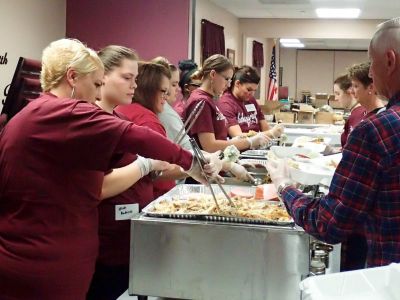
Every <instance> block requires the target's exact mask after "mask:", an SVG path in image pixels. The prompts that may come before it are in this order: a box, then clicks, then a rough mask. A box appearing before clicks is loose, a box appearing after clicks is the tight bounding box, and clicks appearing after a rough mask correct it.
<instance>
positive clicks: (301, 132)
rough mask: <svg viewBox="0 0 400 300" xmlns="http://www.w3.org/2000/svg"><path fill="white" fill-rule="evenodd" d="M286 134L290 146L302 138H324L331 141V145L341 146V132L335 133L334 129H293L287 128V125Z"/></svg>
mask: <svg viewBox="0 0 400 300" xmlns="http://www.w3.org/2000/svg"><path fill="white" fill-rule="evenodd" d="M285 134H286V135H287V136H288V141H287V143H288V144H292V143H293V142H294V140H295V139H296V138H298V137H300V136H309V137H315V138H317V137H321V136H322V137H324V138H328V139H330V143H329V144H330V145H332V146H340V136H341V133H340V132H339V130H337V131H335V130H333V129H332V127H316V128H292V127H286V124H285Z"/></svg>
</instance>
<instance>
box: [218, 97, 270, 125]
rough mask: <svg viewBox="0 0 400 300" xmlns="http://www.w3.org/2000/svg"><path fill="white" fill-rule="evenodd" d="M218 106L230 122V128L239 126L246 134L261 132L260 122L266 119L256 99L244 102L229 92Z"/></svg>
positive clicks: (252, 98)
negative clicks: (251, 131) (252, 131)
mask: <svg viewBox="0 0 400 300" xmlns="http://www.w3.org/2000/svg"><path fill="white" fill-rule="evenodd" d="M217 106H218V108H219V109H220V110H221V112H222V113H223V114H224V116H225V117H226V119H227V120H228V126H229V127H231V126H234V125H239V126H240V128H241V129H242V132H244V133H246V132H249V131H250V130H254V131H260V130H261V127H260V121H261V120H264V119H265V118H264V114H263V113H262V111H261V108H260V105H258V103H257V101H256V99H255V98H254V97H251V98H250V99H249V100H248V101H242V100H239V99H238V98H236V97H235V96H234V95H233V94H232V93H231V92H229V91H228V92H225V93H224V94H223V95H222V97H221V98H220V99H219V101H218V104H217Z"/></svg>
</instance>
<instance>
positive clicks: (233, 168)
mask: <svg viewBox="0 0 400 300" xmlns="http://www.w3.org/2000/svg"><path fill="white" fill-rule="evenodd" d="M222 170H224V171H225V172H231V173H232V174H233V176H235V177H236V178H237V179H239V180H241V181H251V182H252V181H254V178H253V176H251V175H250V174H249V172H248V171H247V170H246V168H245V167H243V166H241V165H240V164H238V163H234V162H229V161H227V162H224V166H223V168H222Z"/></svg>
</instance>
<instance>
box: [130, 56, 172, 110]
mask: <svg viewBox="0 0 400 300" xmlns="http://www.w3.org/2000/svg"><path fill="white" fill-rule="evenodd" d="M163 76H165V77H167V78H168V79H171V72H170V71H169V70H168V69H167V68H166V67H164V66H163V65H160V64H155V63H146V62H141V63H139V72H138V77H137V79H136V83H137V88H136V90H135V95H134V96H133V102H136V103H139V104H141V105H143V106H144V107H146V108H148V109H150V110H151V111H152V112H154V108H155V103H156V101H157V96H158V93H159V92H160V88H161V81H162V77H163Z"/></svg>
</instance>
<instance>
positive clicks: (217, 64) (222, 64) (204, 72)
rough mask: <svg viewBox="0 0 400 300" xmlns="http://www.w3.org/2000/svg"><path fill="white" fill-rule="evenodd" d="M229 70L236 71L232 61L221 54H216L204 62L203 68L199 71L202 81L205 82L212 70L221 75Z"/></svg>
mask: <svg viewBox="0 0 400 300" xmlns="http://www.w3.org/2000/svg"><path fill="white" fill-rule="evenodd" d="M229 69H231V70H233V69H234V68H233V65H232V63H231V62H230V60H229V59H228V58H227V57H226V56H223V55H221V54H214V55H211V56H210V57H209V58H207V59H206V60H205V61H204V63H203V67H202V68H201V69H200V70H199V72H200V74H199V75H200V76H201V78H202V80H204V79H205V78H207V77H208V75H209V74H210V72H211V71H212V70H215V71H216V72H217V73H221V72H224V71H226V70H229Z"/></svg>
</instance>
